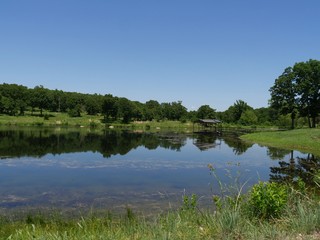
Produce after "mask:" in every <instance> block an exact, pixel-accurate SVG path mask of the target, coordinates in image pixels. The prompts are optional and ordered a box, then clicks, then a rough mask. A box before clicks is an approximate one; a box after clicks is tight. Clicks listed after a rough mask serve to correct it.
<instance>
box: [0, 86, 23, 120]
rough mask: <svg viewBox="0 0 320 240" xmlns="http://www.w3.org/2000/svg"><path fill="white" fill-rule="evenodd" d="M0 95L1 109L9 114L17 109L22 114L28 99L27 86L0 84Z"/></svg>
mask: <svg viewBox="0 0 320 240" xmlns="http://www.w3.org/2000/svg"><path fill="white" fill-rule="evenodd" d="M0 95H1V96H2V99H1V105H2V111H3V112H4V113H7V114H9V115H15V114H16V113H17V112H18V111H19V114H20V115H23V114H24V112H25V110H26V108H27V106H28V100H29V92H28V89H27V87H25V86H22V85H17V84H7V83H4V84H1V85H0Z"/></svg>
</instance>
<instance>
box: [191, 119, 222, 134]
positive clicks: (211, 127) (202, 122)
mask: <svg viewBox="0 0 320 240" xmlns="http://www.w3.org/2000/svg"><path fill="white" fill-rule="evenodd" d="M219 124H221V121H220V120H218V119H199V120H197V121H195V122H194V123H193V132H216V133H220V132H219V131H218V130H217V129H218V126H219ZM195 125H197V131H195Z"/></svg>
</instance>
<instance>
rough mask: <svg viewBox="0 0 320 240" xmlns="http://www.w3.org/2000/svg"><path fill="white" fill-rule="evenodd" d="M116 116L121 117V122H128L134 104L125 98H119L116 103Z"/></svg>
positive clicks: (132, 113)
mask: <svg viewBox="0 0 320 240" xmlns="http://www.w3.org/2000/svg"><path fill="white" fill-rule="evenodd" d="M116 105H117V108H118V116H119V117H120V118H122V122H123V123H129V122H130V121H131V119H132V117H133V116H134V113H135V106H134V104H133V102H131V101H130V100H128V99H127V98H120V99H119V100H118V101H117V103H116Z"/></svg>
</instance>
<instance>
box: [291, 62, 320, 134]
mask: <svg viewBox="0 0 320 240" xmlns="http://www.w3.org/2000/svg"><path fill="white" fill-rule="evenodd" d="M293 70H294V72H295V74H296V85H297V89H296V90H297V95H298V102H299V106H300V112H301V115H303V116H307V117H308V119H309V120H310V119H311V123H310V121H309V127H313V128H314V127H316V118H317V117H318V115H319V113H320V61H317V60H312V59H310V60H309V61H307V62H300V63H296V64H295V65H294V67H293Z"/></svg>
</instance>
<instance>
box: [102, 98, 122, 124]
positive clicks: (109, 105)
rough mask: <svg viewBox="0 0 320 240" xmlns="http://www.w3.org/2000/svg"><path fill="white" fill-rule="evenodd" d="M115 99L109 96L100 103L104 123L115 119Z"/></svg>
mask: <svg viewBox="0 0 320 240" xmlns="http://www.w3.org/2000/svg"><path fill="white" fill-rule="evenodd" d="M116 102H117V99H116V98H115V97H113V96H112V95H111V94H107V95H105V96H104V99H103V103H102V113H103V115H104V121H105V122H107V121H108V120H109V118H110V117H111V118H113V119H115V118H116V117H117V111H118V110H117V105H116Z"/></svg>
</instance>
